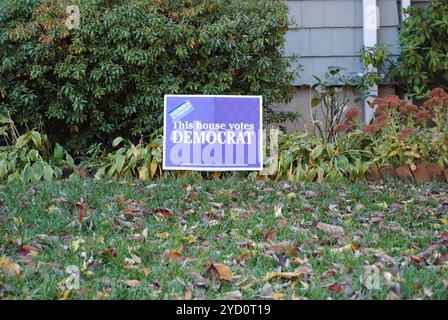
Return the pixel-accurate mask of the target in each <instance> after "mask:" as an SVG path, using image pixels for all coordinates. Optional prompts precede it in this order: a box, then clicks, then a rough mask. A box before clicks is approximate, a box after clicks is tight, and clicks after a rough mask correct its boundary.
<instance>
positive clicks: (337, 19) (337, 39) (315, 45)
mask: <svg viewBox="0 0 448 320" xmlns="http://www.w3.org/2000/svg"><path fill="white" fill-rule="evenodd" d="M428 1H429V0H417V1H412V5H417V6H421V5H425V3H427V2H428ZM286 2H287V5H288V7H289V14H290V17H291V18H292V20H293V23H292V24H291V25H290V27H289V30H288V32H287V34H286V46H285V51H284V56H285V58H286V59H291V57H293V56H299V60H298V62H296V65H294V68H297V63H298V64H300V65H301V68H302V71H301V72H300V73H299V77H298V78H297V79H295V81H294V84H295V85H296V86H297V94H296V97H295V98H294V99H293V101H292V102H291V103H289V104H288V105H280V106H279V109H280V110H282V111H293V112H298V113H299V114H300V115H301V118H300V119H299V120H298V121H296V122H295V123H288V124H286V128H287V129H288V130H289V131H293V130H302V129H306V128H307V127H309V125H310V121H311V107H310V101H311V98H310V97H311V96H310V94H311V93H310V88H309V87H310V85H312V84H313V83H314V82H315V81H314V78H313V75H317V76H319V77H321V76H322V75H323V74H324V73H325V71H326V70H327V68H328V67H329V66H340V67H343V68H345V69H346V71H345V72H346V73H347V74H357V73H360V72H362V71H363V65H362V63H361V61H360V53H361V50H362V47H363V21H362V20H363V14H362V10H363V9H362V0H286ZM377 5H378V7H379V13H380V19H379V24H380V27H379V30H378V42H379V43H384V44H387V45H388V46H389V51H390V52H391V53H392V58H396V57H397V56H398V55H399V53H400V48H399V38H398V27H399V24H400V20H401V13H400V12H401V11H400V9H401V1H396V0H377ZM393 93H394V90H393V88H391V87H390V86H389V87H387V86H386V87H384V86H380V89H379V94H380V95H387V94H393ZM347 94H348V95H349V96H351V97H353V93H352V92H348V93H347ZM351 105H352V106H358V107H360V108H362V106H363V103H362V102H359V103H355V102H354V99H352V102H351Z"/></svg>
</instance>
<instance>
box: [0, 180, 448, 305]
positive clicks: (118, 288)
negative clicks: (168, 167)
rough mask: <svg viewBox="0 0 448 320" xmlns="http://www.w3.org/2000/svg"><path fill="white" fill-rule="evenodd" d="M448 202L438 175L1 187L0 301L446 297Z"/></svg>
mask: <svg viewBox="0 0 448 320" xmlns="http://www.w3.org/2000/svg"><path fill="white" fill-rule="evenodd" d="M447 198H448V193H447V189H446V186H444V185H439V184H431V185H426V186H421V187H419V186H415V185H409V184H401V183H393V184H392V183H384V184H382V185H377V184H371V185H369V184H367V183H366V182H358V183H347V182H345V181H341V182H339V183H337V184H330V185H329V184H320V183H319V184H318V183H314V184H308V185H305V186H303V185H298V184H297V185H294V184H292V185H291V184H288V183H277V182H271V181H266V182H263V181H257V182H253V183H247V181H242V180H239V179H225V180H213V181H201V180H197V179H191V178H188V179H179V178H176V179H174V178H167V179H163V180H162V179H161V180H158V181H155V182H151V183H147V184H141V183H134V182H123V181H120V182H119V181H107V180H105V179H103V180H100V181H97V180H93V179H87V180H85V181H78V180H72V181H63V182H58V183H42V184H39V185H38V186H33V187H32V188H30V187H29V186H24V185H17V184H12V185H10V186H9V187H8V188H1V189H0V199H2V205H1V206H0V215H1V218H2V223H0V234H1V235H2V242H1V251H0V282H1V283H2V289H0V299H19V300H22V299H33V300H48V299H55V300H56V299H68V300H97V299H104V300H124V299H135V300H149V299H159V300H163V299H171V300H175V299H185V297H186V298H187V299H188V298H190V297H191V299H197V300H208V299H232V298H233V299H235V297H236V298H238V297H240V298H243V299H260V297H262V298H263V299H318V300H326V299H333V300H341V299H351V300H353V299H365V300H367V299H376V300H378V299H390V298H389V297H392V298H395V299H397V297H399V298H400V299H402V300H416V299H417V300H418V299H434V300H446V299H447V294H448V293H447V290H446V279H448V270H447V268H446V259H445V257H446V255H447V254H448V249H447V246H446V245H447V244H448V225H447V224H446V222H447V221H446V215H445V214H446V213H445V214H444V213H443V212H441V210H440V208H441V207H445V208H446V206H445V205H444V203H445V199H447ZM29 226H32V227H29ZM333 230H334V231H336V232H334V231H333ZM229 257H230V258H229ZM385 261H386V262H385ZM212 262H213V263H215V264H218V263H219V264H221V268H220V269H219V270H226V271H230V272H231V273H232V275H233V277H232V278H229V280H221V279H220V277H217V276H216V273H217V272H214V273H211V272H209V265H210V263H212ZM66 266H77V267H78V268H79V274H80V275H81V281H80V287H79V290H70V287H69V284H73V281H70V279H72V280H73V274H71V273H66V272H64V271H65V268H66ZM372 268H375V269H372ZM369 270H376V271H377V272H378V275H379V277H378V279H377V280H375V281H371V280H372V279H369V278H368V276H369V275H372V274H375V273H373V272H369ZM279 271H281V272H284V273H283V274H282V273H280V274H277V278H272V273H273V272H277V273H278V272H279ZM16 275H18V276H16ZM268 275H269V277H268ZM288 275H289V277H290V278H286V277H287V276H288ZM383 275H384V276H383ZM292 276H294V277H296V278H297V280H296V281H294V279H292V280H291V277H292ZM241 281H244V282H243V283H244V284H243V285H242V282H241ZM298 283H300V285H298ZM375 283H377V284H378V287H373V288H372V286H371V285H372V284H375ZM369 284H370V286H369ZM67 287H69V288H67ZM369 288H370V289H369Z"/></svg>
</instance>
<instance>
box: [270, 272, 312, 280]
mask: <svg viewBox="0 0 448 320" xmlns="http://www.w3.org/2000/svg"><path fill="white" fill-rule="evenodd" d="M302 275H304V273H303V272H268V273H266V277H265V280H266V281H267V280H271V279H275V278H285V279H293V278H298V277H300V276H302Z"/></svg>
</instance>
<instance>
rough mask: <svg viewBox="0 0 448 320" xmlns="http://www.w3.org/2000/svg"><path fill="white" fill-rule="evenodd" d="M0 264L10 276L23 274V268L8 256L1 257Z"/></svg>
mask: <svg viewBox="0 0 448 320" xmlns="http://www.w3.org/2000/svg"><path fill="white" fill-rule="evenodd" d="M0 266H1V267H2V269H3V272H4V273H5V274H6V275H7V276H9V277H16V276H17V277H20V276H21V275H22V268H21V267H20V266H19V265H18V264H17V263H15V262H13V261H12V260H10V259H9V258H7V257H1V258H0Z"/></svg>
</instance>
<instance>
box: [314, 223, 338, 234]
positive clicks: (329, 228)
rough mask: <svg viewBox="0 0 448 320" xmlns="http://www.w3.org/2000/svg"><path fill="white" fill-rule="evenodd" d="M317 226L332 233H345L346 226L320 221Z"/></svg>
mask: <svg viewBox="0 0 448 320" xmlns="http://www.w3.org/2000/svg"><path fill="white" fill-rule="evenodd" d="M316 228H317V229H319V230H322V231H325V232H327V233H329V234H331V235H343V234H344V228H342V227H340V226H335V225H332V224H328V223H323V222H318V223H317V225H316Z"/></svg>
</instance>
